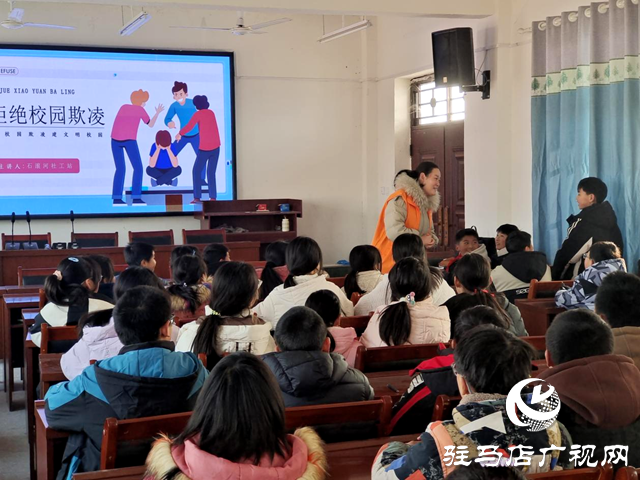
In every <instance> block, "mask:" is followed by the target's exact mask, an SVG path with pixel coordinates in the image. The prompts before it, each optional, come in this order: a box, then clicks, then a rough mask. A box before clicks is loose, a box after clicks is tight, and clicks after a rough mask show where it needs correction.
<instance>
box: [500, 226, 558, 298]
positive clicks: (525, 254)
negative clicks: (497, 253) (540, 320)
mask: <svg viewBox="0 0 640 480" xmlns="http://www.w3.org/2000/svg"><path fill="white" fill-rule="evenodd" d="M506 245H507V250H508V251H509V255H507V256H505V257H503V258H504V260H503V261H502V264H501V265H500V266H499V267H496V268H495V269H494V270H493V272H491V280H492V282H493V286H494V287H495V288H496V291H498V292H501V293H504V295H505V296H506V297H507V299H508V300H509V301H510V302H511V303H513V302H514V301H515V300H516V299H518V298H527V295H528V294H529V285H530V284H531V280H534V279H535V280H538V281H540V282H550V281H551V268H550V267H549V265H548V264H547V256H546V255H545V254H544V253H542V252H536V251H534V250H533V242H532V241H531V235H530V234H528V233H527V232H522V231H520V230H518V231H516V232H513V233H511V234H509V237H508V238H507V243H506Z"/></svg>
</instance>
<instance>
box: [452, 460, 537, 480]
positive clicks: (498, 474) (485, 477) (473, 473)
mask: <svg viewBox="0 0 640 480" xmlns="http://www.w3.org/2000/svg"><path fill="white" fill-rule="evenodd" d="M526 479H527V476H526V475H525V474H524V473H523V472H522V470H519V469H517V468H515V467H485V466H483V465H482V464H480V463H478V462H472V463H471V465H467V466H465V465H461V466H458V467H456V469H455V470H454V471H453V472H451V473H450V474H449V475H447V480H526Z"/></svg>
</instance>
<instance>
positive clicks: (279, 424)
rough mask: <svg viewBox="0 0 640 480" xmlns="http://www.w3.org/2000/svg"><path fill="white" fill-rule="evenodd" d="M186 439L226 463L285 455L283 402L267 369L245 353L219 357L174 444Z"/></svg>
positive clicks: (276, 385) (254, 461) (288, 452)
mask: <svg viewBox="0 0 640 480" xmlns="http://www.w3.org/2000/svg"><path fill="white" fill-rule="evenodd" d="M230 419H233V421H230ZM187 440H192V441H194V442H195V443H196V445H197V447H198V448H199V449H200V450H202V451H204V452H207V453H209V454H211V455H215V456H216V457H220V458H224V459H225V460H228V461H230V462H240V461H250V462H252V463H253V464H254V465H258V463H259V462H260V460H261V459H263V458H264V457H265V456H268V457H269V458H270V459H271V460H273V458H274V456H276V455H278V456H281V457H287V456H288V455H289V454H290V448H291V447H290V446H289V444H288V442H287V432H286V427H285V416H284V401H283V400H282V394H281V393H280V387H279V386H278V383H277V382H276V379H275V377H274V376H273V373H271V370H269V368H268V367H267V365H266V364H265V363H264V362H263V361H262V360H260V359H259V358H258V357H256V356H254V355H251V354H250V353H246V352H237V353H233V354H232V355H229V356H227V357H225V358H223V359H222V360H221V361H220V362H219V363H218V364H217V365H216V367H215V368H214V369H213V371H212V372H211V374H210V375H209V378H207V380H206V382H205V384H204V386H203V387H202V391H201V392H200V395H198V400H197V401H196V405H195V408H194V409H193V415H191V418H190V419H189V423H188V424H187V427H186V428H185V430H184V432H182V433H181V434H180V435H179V436H178V437H177V438H176V439H175V440H174V442H173V444H174V445H183V444H184V443H185V442H186V441H187ZM172 473H178V472H177V471H176V472H170V475H169V477H170V476H171V474H172Z"/></svg>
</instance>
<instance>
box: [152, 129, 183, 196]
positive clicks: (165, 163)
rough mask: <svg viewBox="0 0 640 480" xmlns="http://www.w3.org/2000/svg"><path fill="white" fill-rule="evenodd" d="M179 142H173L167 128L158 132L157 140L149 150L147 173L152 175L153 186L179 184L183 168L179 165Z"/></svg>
mask: <svg viewBox="0 0 640 480" xmlns="http://www.w3.org/2000/svg"><path fill="white" fill-rule="evenodd" d="M177 146H178V144H177V142H176V143H171V134H170V133H169V132H168V131H166V130H160V131H159V132H158V133H156V141H155V143H154V144H153V145H151V150H150V151H149V166H148V167H147V175H149V176H150V177H151V186H152V187H157V186H158V185H172V186H174V187H176V186H177V185H178V176H179V175H180V174H181V173H182V168H180V167H179V166H178V157H177V154H178V148H177Z"/></svg>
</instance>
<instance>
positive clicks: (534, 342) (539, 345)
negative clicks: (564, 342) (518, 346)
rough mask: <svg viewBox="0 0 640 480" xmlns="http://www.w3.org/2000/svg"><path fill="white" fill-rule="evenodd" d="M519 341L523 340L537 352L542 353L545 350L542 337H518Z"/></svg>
mask: <svg viewBox="0 0 640 480" xmlns="http://www.w3.org/2000/svg"><path fill="white" fill-rule="evenodd" d="M520 340H524V341H525V342H527V343H528V344H529V345H531V346H532V347H533V348H535V349H536V350H537V351H539V352H544V351H545V350H546V349H547V342H546V339H545V337H544V335H540V336H536V337H520Z"/></svg>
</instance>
